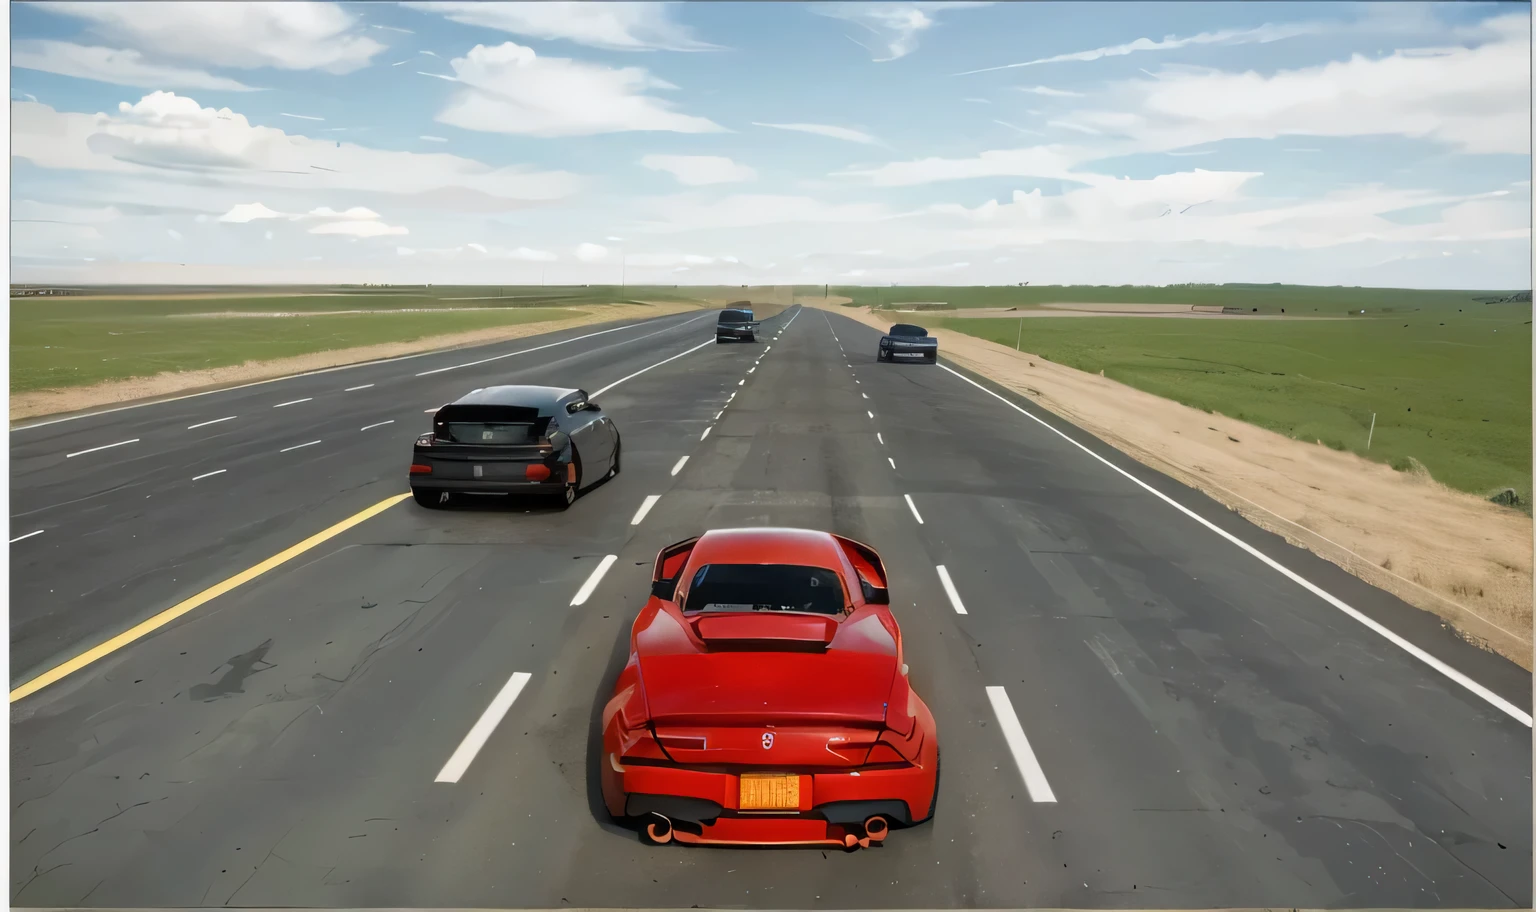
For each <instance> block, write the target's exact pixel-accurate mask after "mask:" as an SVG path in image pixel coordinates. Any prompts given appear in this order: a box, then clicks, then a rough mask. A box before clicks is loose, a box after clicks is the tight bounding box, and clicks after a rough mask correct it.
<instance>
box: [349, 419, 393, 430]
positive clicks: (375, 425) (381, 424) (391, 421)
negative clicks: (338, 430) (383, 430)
mask: <svg viewBox="0 0 1536 912" xmlns="http://www.w3.org/2000/svg"><path fill="white" fill-rule="evenodd" d="M394 423H395V419H393V418H391V419H389V420H388V421H380V422H378V423H377V424H370V425H366V426H364V427H361V428H358V430H360V431H371V430H373V429H374V428H376V427H383V426H384V425H386V424H394Z"/></svg>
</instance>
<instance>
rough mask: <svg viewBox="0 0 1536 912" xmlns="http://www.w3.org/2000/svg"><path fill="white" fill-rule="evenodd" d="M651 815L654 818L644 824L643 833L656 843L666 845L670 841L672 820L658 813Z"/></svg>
mask: <svg viewBox="0 0 1536 912" xmlns="http://www.w3.org/2000/svg"><path fill="white" fill-rule="evenodd" d="M653 816H655V818H656V819H655V820H654V821H652V822H650V823H647V824H646V825H645V835H646V837H647V838H649V839H650V840H651V842H654V843H656V844H657V845H666V844H667V843H669V842H671V841H672V821H670V820H668V819H667V818H665V817H663V816H661V815H660V814H655V815H653Z"/></svg>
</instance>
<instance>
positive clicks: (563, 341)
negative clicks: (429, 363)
mask: <svg viewBox="0 0 1536 912" xmlns="http://www.w3.org/2000/svg"><path fill="white" fill-rule="evenodd" d="M705 316H707V315H706V314H700V315H699V316H697V317H694V318H693V319H692V320H684V321H683V322H681V323H679V324H677V326H671V327H668V328H667V329H663V330H660V331H659V332H667V331H669V330H672V329H678V328H680V327H683V326H687V325H688V324H689V323H693V322H696V321H698V320H702V319H703V318H704V317H705ZM644 325H645V324H644V323H635V324H632V325H630V326H615V327H614V328H613V329H603V330H599V331H597V332H594V333H587V334H586V335H584V336H576V337H575V338H571V339H561V340H560V341H559V342H550V343H548V344H547V345H536V346H534V347H533V348H523V349H519V350H517V351H515V352H507V353H506V354H504V355H496V356H495V357H492V358H482V359H481V360H479V361H470V362H467V363H465V364H454V365H451V366H449V367H439V368H436V369H435V370H429V371H422V372H421V373H419V374H417V375H416V376H418V377H427V376H431V375H432V374H441V373H443V372H444V371H451V370H458V369H459V368H462V367H476V366H478V365H481V364H490V363H491V362H492V361H500V360H502V359H503V358H511V357H515V356H517V355H526V354H529V353H531V352H536V351H543V350H544V349H546V348H554V347H555V346H557V345H565V344H567V343H570V342H580V341H581V340H582V339H591V338H593V337H595V336H606V335H607V334H608V333H616V332H619V331H621V330H625V329H638V328H639V327H642V326H644ZM658 334H659V333H658ZM589 395H591V396H592V398H594V399H595V398H597V397H596V395H593V394H589Z"/></svg>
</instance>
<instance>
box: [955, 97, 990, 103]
mask: <svg viewBox="0 0 1536 912" xmlns="http://www.w3.org/2000/svg"><path fill="white" fill-rule="evenodd" d="M961 100H962V101H969V102H970V103H971V104H991V103H992V102H991V101H989V100H987V99H985V98H964V99H961Z"/></svg>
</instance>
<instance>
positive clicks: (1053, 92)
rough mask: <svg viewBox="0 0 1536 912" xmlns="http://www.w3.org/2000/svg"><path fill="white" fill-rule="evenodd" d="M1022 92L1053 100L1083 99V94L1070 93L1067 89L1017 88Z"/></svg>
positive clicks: (1048, 87)
mask: <svg viewBox="0 0 1536 912" xmlns="http://www.w3.org/2000/svg"><path fill="white" fill-rule="evenodd" d="M1015 88H1016V89H1017V90H1018V91H1020V92H1028V93H1029V94H1031V95H1047V96H1049V97H1051V98H1082V97H1083V93H1082V92H1070V91H1068V90H1066V89H1053V88H1051V87H1050V86H1015Z"/></svg>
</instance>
